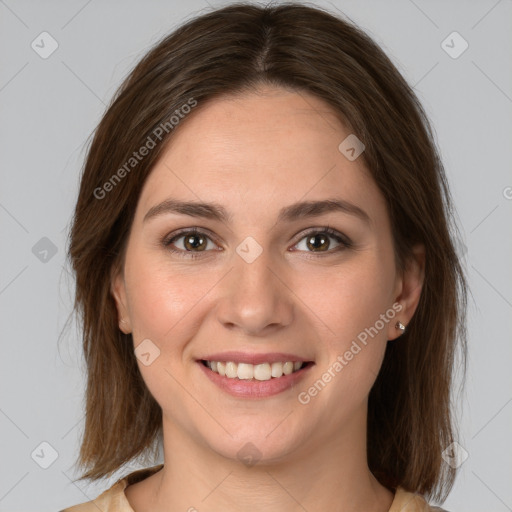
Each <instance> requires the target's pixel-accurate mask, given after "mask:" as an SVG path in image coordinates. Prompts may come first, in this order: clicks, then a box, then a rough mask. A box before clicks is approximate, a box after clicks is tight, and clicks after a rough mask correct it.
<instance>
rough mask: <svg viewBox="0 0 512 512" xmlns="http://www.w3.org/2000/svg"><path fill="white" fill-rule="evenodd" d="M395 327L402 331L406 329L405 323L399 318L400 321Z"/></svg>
mask: <svg viewBox="0 0 512 512" xmlns="http://www.w3.org/2000/svg"><path fill="white" fill-rule="evenodd" d="M395 328H396V329H400V330H401V331H402V332H404V331H405V325H404V324H403V323H402V322H400V320H398V322H397V323H396V324H395Z"/></svg>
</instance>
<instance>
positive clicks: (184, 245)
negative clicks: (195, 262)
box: [162, 229, 215, 257]
mask: <svg viewBox="0 0 512 512" xmlns="http://www.w3.org/2000/svg"><path fill="white" fill-rule="evenodd" d="M162 243H163V245H164V246H165V247H166V248H167V249H168V250H169V251H170V252H173V253H178V254H179V255H180V256H185V257H187V256H189V257H195V256H196V255H195V254H190V255H188V254H186V253H196V252H204V251H206V250H208V249H213V248H215V244H214V243H213V242H212V240H211V238H210V237H209V236H208V235H206V234H205V233H203V232H201V231H197V230H195V229H188V230H186V231H182V232H181V233H179V234H175V235H174V236H173V237H172V238H166V239H164V240H163V242H162ZM173 246H174V247H173Z"/></svg>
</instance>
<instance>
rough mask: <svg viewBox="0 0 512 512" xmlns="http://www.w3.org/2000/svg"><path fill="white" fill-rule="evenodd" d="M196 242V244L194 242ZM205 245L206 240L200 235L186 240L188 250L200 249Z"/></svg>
mask: <svg viewBox="0 0 512 512" xmlns="http://www.w3.org/2000/svg"><path fill="white" fill-rule="evenodd" d="M194 240H196V242H194ZM203 245H204V238H203V237H202V236H200V235H191V236H189V237H187V238H186V239H185V247H186V248H187V249H198V248H200V247H202V246H203Z"/></svg>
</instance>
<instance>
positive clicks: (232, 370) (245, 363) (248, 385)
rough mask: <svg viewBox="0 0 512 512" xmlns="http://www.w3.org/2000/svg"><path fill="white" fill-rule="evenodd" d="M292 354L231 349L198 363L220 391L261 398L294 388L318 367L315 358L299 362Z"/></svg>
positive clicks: (237, 396) (200, 360)
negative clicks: (243, 351)
mask: <svg viewBox="0 0 512 512" xmlns="http://www.w3.org/2000/svg"><path fill="white" fill-rule="evenodd" d="M290 356H291V354H288V355H286V354H267V355H264V354H259V355H248V354H243V353H234V352H232V353H224V354H219V355H217V356H214V355H212V356H211V358H209V359H199V360H197V361H196V362H197V365H198V367H199V369H200V370H201V371H202V373H203V374H204V375H205V376H206V377H207V378H208V380H209V381H210V382H211V383H213V384H214V385H215V386H216V387H217V388H218V389H220V390H221V391H223V392H225V393H227V394H229V395H231V396H234V397H236V398H245V399H247V398H251V399H262V398H267V397H270V396H274V395H278V394H280V393H283V392H285V391H291V390H293V388H294V387H295V386H297V385H298V383H299V382H300V381H301V380H302V379H304V378H305V377H306V375H308V374H309V371H310V369H311V368H312V367H313V366H315V363H314V362H313V361H304V360H302V361H297V360H296V359H300V358H299V357H296V358H294V357H293V356H292V357H290ZM219 359H223V360H222V361H221V360H219ZM290 359H292V360H290ZM294 359H295V360H294ZM251 361H252V362H251Z"/></svg>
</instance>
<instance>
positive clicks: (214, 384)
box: [113, 88, 421, 461]
mask: <svg viewBox="0 0 512 512" xmlns="http://www.w3.org/2000/svg"><path fill="white" fill-rule="evenodd" d="M201 107H203V108H201ZM349 135H350V132H348V131H347V130H346V129H345V128H344V127H343V126H342V125H341V124H340V123H339V121H337V119H336V117H335V116H334V114H333V113H332V112H331V111H330V110H329V108H328V106H327V105H326V104H325V103H323V102H322V101H321V100H320V99H318V98H316V97H314V96H311V95H308V94H305V93H300V94H298V93H291V92H287V91H284V90H281V89H269V88H266V89H261V94H244V95H239V96H237V97H229V98H225V99H217V100H215V101H214V102H211V103H209V104H207V105H203V106H201V105H199V106H198V107H197V108H196V110H195V111H193V112H192V113H191V114H190V117H189V118H188V119H186V120H185V122H184V124H183V125H182V126H180V127H179V130H178V131H177V132H176V133H175V134H174V137H173V139H172V141H171V144H170V145H169V146H168V147H167V149H166V151H165V152H164V153H163V156H162V157H161V158H160V160H159V162H158V163H157V164H156V165H155V167H154V169H153V170H152V172H151V174H150V176H149V177H148V179H147V181H146V183H145V186H144V188H143V191H142V193H141V196H140V199H139V202H138V206H137V210H136V213H135V218H134V222H133V225H132V229H131V232H130V235H129V240H128V245H127V249H126V258H125V264H124V268H123V271H122V272H121V273H119V274H118V275H117V276H116V277H115V279H114V281H113V294H114V296H115V298H116V303H117V307H118V311H119V316H120V320H122V322H121V323H120V326H121V328H122V330H123V331H125V332H132V334H133V341H134V347H135V348H136V354H137V358H138V365H139V368H140V371H141V374H142V376H143V378H144V381H145V382H146V384H147V386H148V388H149V390H150V392H151V394H152V395H153V396H154V398H155V400H156V401H157V402H158V404H159V405H160V406H161V408H162V411H163V418H164V419H163V421H164V435H165V434H166V432H168V433H170V435H171V436H172V433H173V432H174V433H180V435H181V436H183V435H185V436H186V437H187V439H189V440H191V441H193V442H194V443H195V444H196V445H197V446H201V447H202V449H205V450H213V452H216V453H218V454H222V455H224V456H227V457H230V458H237V457H238V458H241V457H242V458H244V457H249V458H250V457H251V456H252V457H253V458H261V459H262V460H274V461H277V460H285V459H286V457H288V458H291V457H293V456H294V454H295V455H297V454H299V453H301V452H305V451H306V450H307V451H309V450H312V449H318V447H319V446H321V445H323V446H327V445H328V444H329V440H332V441H333V442H334V441H335V440H336V439H341V437H340V432H345V434H346V436H350V435H352V434H353V433H357V436H358V439H360V438H361V436H362V435H364V432H365V430H364V429H365V428H366V410H367V397H368V393H369V391H370V389H371V387H372V385H373V383H374V381H375V379H376V376H377V374H378V372H379V369H380V366H381V363H382V359H383V355H384V351H385V348H386V343H387V342H388V340H392V339H394V338H396V337H397V336H398V335H399V334H400V331H399V330H398V329H397V328H396V327H395V324H396V322H397V320H400V321H402V323H404V324H407V323H408V321H409V319H410V317H411V316H412V314H413V312H414V308H415V307H416V305H417V301H418V298H419V293H420V289H421V276H420V274H421V272H420V271H419V270H418V269H416V270H415V269H414V267H413V266H411V270H410V272H409V273H406V274H398V273H397V270H396V268H395V260H394V253H393V246H392V237H391V228H390V223H389V217H388V213H387V210H386V205H385V201H384V198H383V196H382V195H381V193H380V191H379V189H378V188H377V186H376V185H375V183H374V182H373V180H372V179H371V177H370V174H369V173H368V171H367V170H366V169H365V167H364V166H363V162H362V158H355V159H353V155H352V153H354V155H356V156H357V150H358V149H360V147H357V146H356V147H355V151H356V152H352V151H351V150H350V147H354V146H353V143H352V145H351V144H349V142H350V141H351V139H349V140H348V142H346V143H345V145H342V146H341V149H339V146H340V143H342V141H344V140H345V139H346V138H347V137H348V136H349ZM347 145H348V152H347ZM342 151H343V152H342ZM347 155H348V156H350V157H351V158H350V159H349V158H347ZM126 179H130V178H129V176H128V177H127V178H126ZM325 201H333V202H334V201H337V202H338V206H337V207H334V206H333V205H334V203H331V204H330V206H327V207H326V206H325V203H324V202H325ZM181 202H185V203H188V204H189V205H188V206H181V207H179V206H177V205H179V204H180V203H181ZM203 203H204V206H203ZM200 204H201V205H200ZM327 226H329V227H330V228H331V229H332V230H333V231H332V233H333V234H329V233H326V227H327ZM192 230H195V231H197V233H195V234H194V233H190V231H192ZM173 251H175V252H173ZM418 268H419V267H418ZM203 361H210V362H213V365H211V366H213V369H212V368H209V367H207V366H205V364H204V362H203ZM219 363H221V364H219ZM226 363H227V364H226ZM233 363H235V364H233ZM236 363H243V364H239V365H237V364H236ZM250 363H254V364H250ZM280 363H287V364H284V365H283V364H280ZM290 363H297V364H295V365H293V364H290ZM299 363H304V367H303V368H301V369H299V370H297V371H296V372H294V373H291V374H289V372H290V371H291V369H292V368H293V369H295V368H298V367H299ZM215 369H216V371H214V370H215ZM223 369H224V371H227V372H228V376H222V375H221V374H222V373H223ZM283 372H284V373H283ZM272 374H274V375H275V376H272ZM279 375H282V376H279ZM347 439H348V437H347ZM169 442H172V439H170V438H169ZM248 443H252V444H248Z"/></svg>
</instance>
